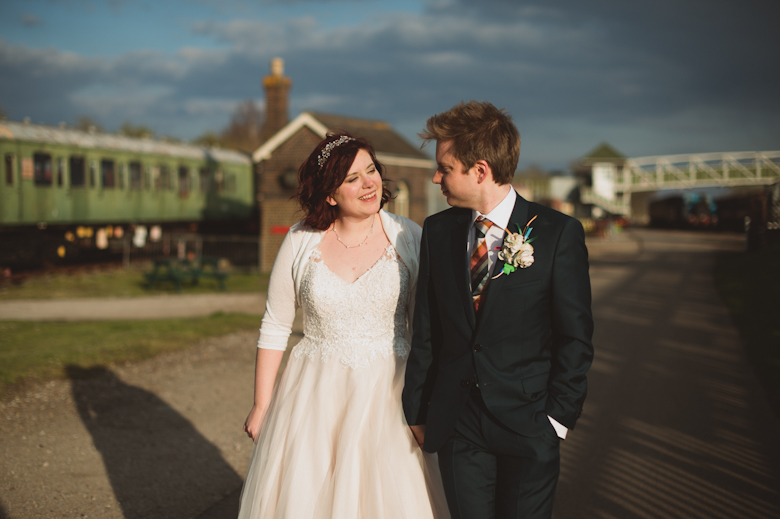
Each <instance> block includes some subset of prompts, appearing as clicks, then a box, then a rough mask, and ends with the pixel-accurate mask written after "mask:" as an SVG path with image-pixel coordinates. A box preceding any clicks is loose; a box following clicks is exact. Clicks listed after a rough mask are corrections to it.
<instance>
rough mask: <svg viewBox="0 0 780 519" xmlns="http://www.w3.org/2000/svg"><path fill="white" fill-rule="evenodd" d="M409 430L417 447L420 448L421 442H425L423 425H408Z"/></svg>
mask: <svg viewBox="0 0 780 519" xmlns="http://www.w3.org/2000/svg"><path fill="white" fill-rule="evenodd" d="M409 429H411V430H412V434H413V435H414V439H415V440H417V445H419V446H420V448H422V446H423V442H425V426H424V425H410V426H409Z"/></svg>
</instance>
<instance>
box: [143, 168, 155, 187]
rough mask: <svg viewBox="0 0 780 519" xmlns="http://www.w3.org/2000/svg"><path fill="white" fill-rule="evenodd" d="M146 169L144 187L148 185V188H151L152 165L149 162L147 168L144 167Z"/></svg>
mask: <svg viewBox="0 0 780 519" xmlns="http://www.w3.org/2000/svg"><path fill="white" fill-rule="evenodd" d="M144 171H145V172H146V174H145V175H144V187H146V190H147V191H148V190H150V189H151V188H152V178H153V176H152V175H153V173H152V166H150V165H149V164H147V165H146V168H144Z"/></svg>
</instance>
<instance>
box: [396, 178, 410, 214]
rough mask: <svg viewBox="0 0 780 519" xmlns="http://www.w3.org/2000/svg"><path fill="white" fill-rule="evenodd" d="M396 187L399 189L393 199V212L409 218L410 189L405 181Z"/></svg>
mask: <svg viewBox="0 0 780 519" xmlns="http://www.w3.org/2000/svg"><path fill="white" fill-rule="evenodd" d="M396 185H397V186H398V188H397V189H396V192H395V198H394V199H393V212H394V213H395V214H397V215H398V216H403V217H406V218H409V187H408V186H407V185H406V182H403V181H400V182H398V184H396Z"/></svg>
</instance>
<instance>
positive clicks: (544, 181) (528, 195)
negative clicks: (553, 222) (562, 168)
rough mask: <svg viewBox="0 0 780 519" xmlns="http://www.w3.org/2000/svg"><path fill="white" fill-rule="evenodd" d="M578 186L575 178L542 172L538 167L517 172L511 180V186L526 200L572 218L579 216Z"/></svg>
mask: <svg viewBox="0 0 780 519" xmlns="http://www.w3.org/2000/svg"><path fill="white" fill-rule="evenodd" d="M579 184H580V179H579V178H577V177H573V176H571V175H564V174H562V173H560V172H548V171H544V170H543V169H541V168H539V167H538V166H531V167H530V168H528V169H526V170H523V171H519V172H518V173H517V174H515V176H514V179H513V180H512V186H513V187H514V188H515V190H516V191H517V192H518V193H519V194H520V196H522V197H523V198H525V199H526V200H530V201H532V202H536V203H538V204H542V205H545V206H547V207H552V208H553V209H555V210H556V211H560V212H562V213H564V214H568V215H572V216H579V215H578V214H577V213H578V211H577V207H578V206H577V202H578V201H579Z"/></svg>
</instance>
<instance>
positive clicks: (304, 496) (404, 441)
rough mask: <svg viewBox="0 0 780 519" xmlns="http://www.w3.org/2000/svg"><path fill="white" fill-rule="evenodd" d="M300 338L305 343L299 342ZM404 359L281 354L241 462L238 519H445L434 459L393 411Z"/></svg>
mask: <svg viewBox="0 0 780 519" xmlns="http://www.w3.org/2000/svg"><path fill="white" fill-rule="evenodd" d="M304 340H306V339H304ZM405 364H406V361H405V360H404V359H402V358H400V357H398V356H396V355H390V356H388V357H386V358H377V359H375V360H374V361H372V362H371V363H370V364H369V365H368V366H365V367H361V368H358V369H351V368H348V367H346V366H345V365H344V364H343V363H342V362H340V360H339V356H338V355H332V356H331V357H330V358H329V359H328V360H325V361H323V360H322V359H320V358H319V357H315V358H309V357H307V356H301V357H300V358H296V356H295V352H293V354H292V355H290V359H289V361H288V364H287V367H286V369H285V372H284V374H283V375H282V377H281V380H280V382H279V385H278V387H277V389H276V392H275V394H274V397H273V399H272V401H271V404H270V407H269V410H268V413H267V415H266V419H265V422H264V424H263V427H262V430H261V432H260V435H259V438H258V440H257V442H256V444H255V446H254V449H253V451H252V455H251V458H250V463H249V469H248V471H247V475H246V480H245V482H244V488H243V490H242V493H241V508H240V512H239V519H309V518H321V519H326V518H327V519H382V518H387V519H403V518H408V519H425V518H436V519H441V518H445V519H447V518H449V517H450V515H449V512H448V510H447V504H446V500H445V497H444V490H443V488H442V483H441V475H440V473H439V467H438V463H437V459H436V455H435V454H428V453H425V452H423V451H422V449H420V448H419V447H418V446H417V443H416V442H415V440H414V436H413V435H412V433H411V431H410V430H409V427H408V426H407V424H406V420H405V418H404V415H403V410H402V406H401V391H402V389H403V383H404V368H405Z"/></svg>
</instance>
